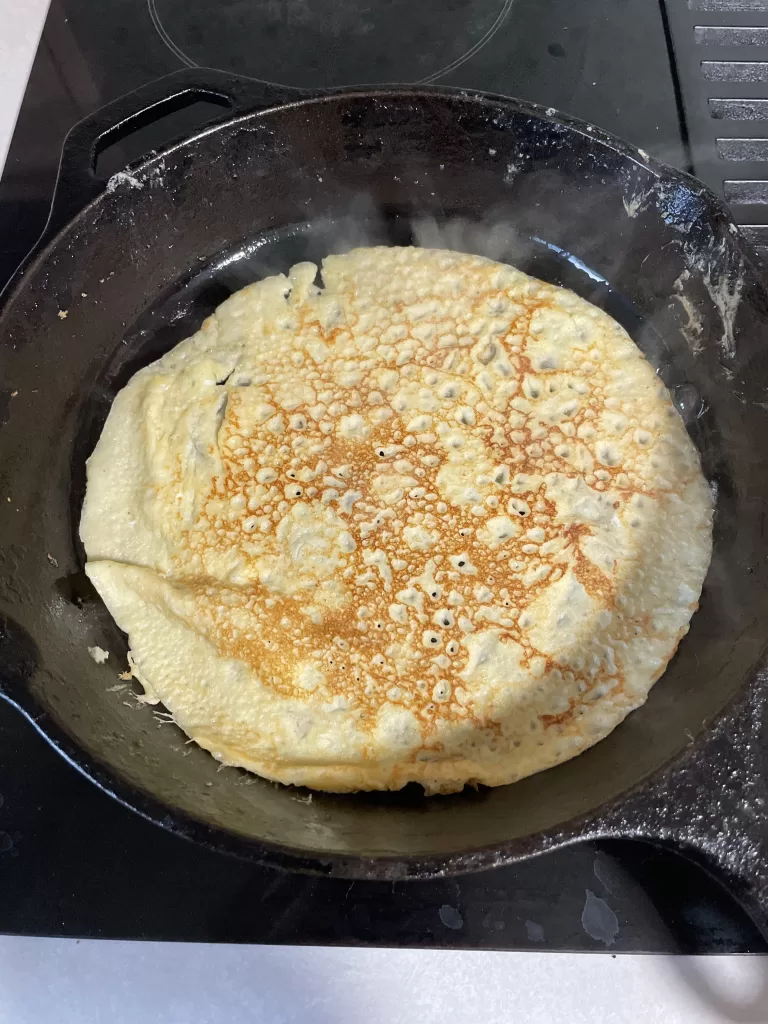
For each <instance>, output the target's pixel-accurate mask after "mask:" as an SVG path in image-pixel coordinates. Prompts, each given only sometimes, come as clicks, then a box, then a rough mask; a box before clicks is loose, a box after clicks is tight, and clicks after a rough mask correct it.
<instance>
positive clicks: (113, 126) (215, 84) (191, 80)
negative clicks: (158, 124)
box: [36, 68, 316, 248]
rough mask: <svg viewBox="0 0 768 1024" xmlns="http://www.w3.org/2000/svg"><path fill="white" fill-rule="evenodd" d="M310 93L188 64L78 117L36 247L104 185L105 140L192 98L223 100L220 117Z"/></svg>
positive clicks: (110, 140)
mask: <svg viewBox="0 0 768 1024" xmlns="http://www.w3.org/2000/svg"><path fill="white" fill-rule="evenodd" d="M310 95H316V94H313V93H309V92H306V91H304V90H301V89H293V88H288V87H282V86H274V85H270V84H268V83H265V82H259V81H255V80H253V79H247V78H240V77H238V76H237V75H230V74H227V73H226V72H223V71H215V70H213V69H209V68H187V69H184V70H182V71H175V72H173V73H172V74H170V75H165V76H164V77H163V78H158V79H156V80H155V81H154V82H149V83H148V84H147V85H144V86H142V87H141V88H139V89H136V90H135V91H134V92H130V93H126V94H125V95H124V96H120V97H119V98H118V99H116V100H114V101H113V102H112V103H108V104H107V105H106V106H104V107H101V108H100V109H99V110H97V111H95V113H93V114H90V115H89V116H88V117H86V118H84V119H83V120H82V121H79V122H78V123H77V124H76V125H75V126H74V127H73V128H72V129H71V130H70V132H69V134H68V135H67V137H66V139H65V140H64V146H63V148H62V153H61V160H60V163H59V172H58V177H57V180H56V189H55V192H54V197H53V202H52V204H51V212H50V214H49V217H48V222H47V224H46V226H45V230H44V232H43V236H42V238H41V239H40V241H39V242H38V246H36V248H39V246H40V244H41V243H44V242H47V241H48V240H50V239H51V238H53V236H54V235H56V234H58V232H59V231H60V230H61V229H62V228H63V227H64V226H65V224H67V223H68V222H69V221H70V220H72V218H73V217H75V216H76V215H77V214H78V213H79V212H80V211H81V210H82V209H83V208H84V207H85V206H87V204H88V203H89V202H91V200H92V199H95V198H96V196H98V195H99V194H100V193H101V192H103V191H104V189H105V188H106V187H107V181H106V179H104V178H103V177H99V176H98V175H97V174H96V170H95V164H96V157H97V156H98V154H99V153H100V152H101V151H102V150H104V149H106V148H107V147H108V146H109V145H112V144H114V143H115V142H118V141H119V140H120V139H122V138H125V137H127V136H129V135H131V134H132V133H133V132H135V131H137V130H138V129H140V128H143V127H145V126H146V125H148V124H151V123H152V122H153V121H157V120H158V119H159V118H161V117H164V116H166V115H167V114H170V113H173V112H175V111H176V110H178V109H180V108H183V107H185V106H188V105H189V104H190V102H194V101H195V100H207V101H209V102H214V103H219V104H221V106H222V115H221V116H222V118H229V117H232V116H233V115H237V114H241V113H245V112H246V111H252V110H258V109H260V108H262V109H267V108H269V107H274V106H278V105H279V104H282V103H290V102H293V101H295V100H301V99H306V98H307V97H309V96H310ZM216 120H218V119H216ZM170 141H173V140H169V142H170Z"/></svg>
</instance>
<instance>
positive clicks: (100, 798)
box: [0, 0, 768, 952]
mask: <svg viewBox="0 0 768 1024" xmlns="http://www.w3.org/2000/svg"><path fill="white" fill-rule="evenodd" d="M739 4H741V7H739ZM729 7H730V8H733V10H735V11H737V12H742V11H747V12H748V13H747V14H746V15H745V14H743V13H736V14H734V16H733V24H732V25H731V28H733V27H734V26H736V27H738V26H739V25H741V27H742V28H743V29H744V32H745V33H746V34H743V35H742V36H734V35H733V32H731V34H730V35H728V33H725V35H723V33H722V32H720V34H719V35H718V34H717V33H713V32H712V31H710V32H709V34H708V33H707V32H703V31H702V25H704V27H705V28H706V27H709V28H710V29H712V30H713V29H716V28H717V29H720V28H722V26H723V25H724V24H725V22H724V17H725V15H724V13H723V12H725V14H728V13H729ZM760 9H764V10H765V12H766V14H768V0H765V3H763V0H687V2H686V0H666V3H665V2H664V0H660V2H659V3H658V4H657V3H656V2H655V0H581V2H579V3H574V2H573V0H359V2H357V3H354V4H351V3H349V0H259V2H258V3H257V2H254V0H196V2H195V3H194V4H190V3H187V2H183V0H110V3H109V4H103V3H100V2H97V0H52V5H51V8H50V11H49V14H48V19H47V22H46V26H45V30H44V33H43V37H42V40H41V43H40V47H39V50H38V53H37V57H36V59H35V63H34V66H33V69H32V73H31V77H30V80H29V84H28V87H27V92H26V95H25V98H24V102H23V105H22V109H21V113H20V116H19V121H18V124H17V128H16V132H15V135H14V138H13V141H12V144H11V148H10V152H9V156H8V161H7V164H6V168H5V171H4V174H3V177H2V180H1V181H0V287H2V284H3V283H4V282H5V281H6V280H7V278H8V277H9V276H10V275H11V273H12V272H13V270H14V269H15V267H16V266H17V265H18V263H19V262H20V261H21V259H22V258H23V257H24V255H25V254H26V253H27V251H28V250H29V249H30V247H31V246H32V245H33V244H34V241H35V239H36V238H37V236H38V235H39V233H40V231H41V230H42V227H43V226H44V223H45V220H46V216H47V212H48V207H49V204H50V199H51V195H52V191H53V187H54V183H55V178H56V171H57V165H58V157H59V153H60V150H61V144H62V141H63V139H64V137H65V135H66V133H67V132H68V131H69V129H70V128H71V127H72V125H73V124H74V123H75V122H76V121H78V120H79V119H81V118H82V117H85V116H86V115H88V114H90V113H92V112H93V111H94V110H96V109H98V108H99V107H100V106H102V105H103V104H105V103H107V102H109V101H110V100H113V99H115V98H116V97H117V96H119V95H121V94H122V93H125V92H128V91H130V90H132V89H135V88H137V87H138V86H140V85H142V84H144V83H146V82H148V81H151V80H152V79H154V78H157V77H160V76H162V75H165V74H168V73H170V72H172V71H175V70H178V69H179V68H182V67H184V66H200V67H211V68H217V69H219V70H223V71H229V72H233V73H236V74H238V75H241V76H247V77H249V78H254V79H258V80H260V81H264V82H268V83H272V84H274V85H278V86H280V87H282V88H283V89H284V90H285V94H286V97H288V96H290V95H291V90H292V89H293V90H296V89H303V90H307V89H309V90H314V89H327V88H335V87H344V86H352V85H373V84H381V83H394V82H399V83H404V82H408V83H415V82H418V83H434V84H445V85H453V86H460V87H464V88H471V89H479V90H487V91H490V92H496V93H503V94H509V95H516V96H519V97H522V98H524V99H528V100H533V101H536V102H538V103H541V104H543V105H546V106H552V107H555V108H558V109H561V110H564V111H566V112H568V113H570V114H574V115H576V116H579V117H582V118H585V119H586V120H589V121H592V122H594V123H596V124H598V125H600V127H602V128H604V129H607V130H609V131H612V132H615V133H616V134H617V135H621V136H623V137H625V138H627V139H628V140H629V141H631V142H633V143H635V144H636V145H638V146H640V147H642V148H643V149H645V150H647V151H648V152H649V153H652V154H654V155H656V156H659V157H661V158H662V159H664V160H666V161H667V162H669V163H672V164H675V165H677V166H679V167H683V168H686V169H691V170H696V171H697V172H698V173H699V174H701V175H702V176H703V177H704V178H705V180H706V181H707V183H708V184H710V185H711V186H712V187H714V188H716V189H718V190H720V191H725V192H726V193H727V194H728V195H729V198H730V199H731V201H732V202H734V201H736V200H737V199H738V198H739V197H741V198H742V199H744V198H746V199H748V200H749V202H744V203H742V204H741V205H740V206H739V208H738V210H737V212H739V213H740V214H742V215H743V216H742V217H741V220H742V222H743V223H751V224H752V225H755V227H754V228H753V237H754V239H755V240H756V241H757V242H761V241H768V228H763V226H762V225H761V224H760V221H761V219H763V218H762V215H761V212H760V211H761V205H760V203H761V202H762V201H763V200H760V194H761V193H760V189H761V188H763V189H764V192H765V195H764V200H768V181H762V180H760V179H761V178H762V176H763V175H762V172H761V164H760V158H761V154H762V155H768V141H765V140H761V139H759V138H757V136H758V135H759V134H760V132H759V123H760V119H759V117H758V115H757V114H755V115H754V116H753V117H752V119H751V120H750V121H748V122H747V124H748V127H749V130H748V131H747V130H742V131H741V134H742V135H749V136H750V138H749V140H745V139H744V138H737V137H736V133H737V132H738V131H739V128H738V127H734V125H739V124H740V123H741V122H739V121H737V120H734V118H736V117H737V116H738V115H739V110H737V109H736V108H735V107H734V106H733V103H735V102H737V101H738V102H742V103H743V102H746V100H740V99H739V89H738V88H737V87H735V86H734V85H733V82H737V83H747V84H746V85H744V86H743V88H744V90H745V92H744V95H746V96H747V97H749V102H750V103H752V104H753V107H752V108H750V109H759V110H762V108H760V107H759V100H760V92H761V87H760V85H759V82H760V81H763V82H766V84H765V85H764V86H762V89H763V90H765V92H766V96H767V97H768V74H766V75H765V76H764V77H763V78H762V79H761V78H760V73H759V72H755V71H754V68H753V70H752V71H751V72H747V71H745V70H744V69H743V68H742V69H738V68H737V69H736V70H735V71H734V70H733V65H735V64H738V63H744V62H745V61H746V63H751V64H752V65H754V64H755V60H754V59H752V60H750V59H748V58H753V57H754V53H753V50H754V48H755V47H760V46H762V45H764V44H765V43H768V27H766V29H765V33H766V35H765V36H763V35H762V34H761V33H760V32H759V31H758V28H759V26H758V25H757V23H758V22H759V21H760V19H761V18H762V20H763V21H765V22H766V25H768V17H765V16H763V15H761V14H760V13H759V10H760ZM755 11H758V13H755ZM747 23H748V24H747ZM750 26H751V27H750ZM726 27H727V26H726ZM718 47H720V48H722V47H726V49H725V50H723V51H722V53H721V52H720V50H719V49H718ZM728 47H730V49H728ZM734 47H742V48H744V47H746V50H745V51H744V53H745V55H746V56H745V61H740V60H739V59H738V55H737V57H734V53H735V50H734V49H733V48H734ZM713 48H714V49H713ZM673 54H674V58H673ZM702 55H703V56H702ZM708 57H711V58H712V59H711V60H709V59H708ZM705 58H707V63H708V65H717V67H718V69H719V70H716V71H713V70H712V68H710V67H707V68H705V69H704V72H702V64H701V60H702V59H705ZM724 67H725V68H726V70H723V68H724ZM728 67H731V70H730V71H729V70H728ZM763 67H764V68H767V69H768V64H766V65H763ZM729 74H730V75H731V76H732V77H731V78H730V79H729V78H728V77H727V76H728V75H729ZM749 74H751V75H752V78H751V79H749V78H748V77H747V78H745V77H744V76H748V75H749ZM697 75H698V78H697V77H696V76H697ZM739 75H741V78H739V77H738V76H739ZM706 76H708V77H706ZM718 76H719V77H718ZM723 76H726V77H723ZM733 76H735V77H733ZM702 82H705V83H707V87H706V88H702V85H701V83H702ZM755 82H757V83H758V84H757V85H756V84H755ZM713 83H714V84H716V85H717V87H718V88H716V89H714V91H713V89H711V88H709V87H708V86H712V85H713ZM721 85H722V86H723V88H722V89H721V88H720V86H721ZM716 94H717V95H716ZM726 101H728V102H726ZM713 103H714V104H715V105H717V104H721V106H720V107H717V106H715V107H714V108H713V106H712V104H713ZM722 104H725V106H722ZM729 104H730V105H729ZM755 104H757V107H755V106H754V105H755ZM765 104H766V106H767V107H768V98H767V99H766V100H765ZM713 109H715V110H719V111H720V113H718V114H717V115H716V117H713V116H711V113H712V110H713ZM703 112H705V114H706V116H705V114H704V113H703ZM211 113H212V112H211V111H210V110H206V109H205V108H201V107H200V106H199V105H198V106H197V107H195V108H190V109H188V110H186V111H182V112H180V113H178V114H177V115H176V118H175V120H174V121H173V123H172V124H170V125H168V124H165V125H164V127H163V131H166V132H167V133H168V139H167V140H165V141H170V138H171V137H176V136H180V135H183V134H188V133H190V132H192V131H194V130H195V129H196V128H197V127H199V126H200V125H201V121H200V118H201V117H202V118H203V119H204V118H205V117H210V116H211ZM215 113H216V114H217V115H218V116H221V111H220V110H218V111H215ZM742 113H743V111H742ZM760 116H761V117H762V114H761V115H760ZM766 116H768V114H766ZM729 119H730V120H729ZM710 122H711V123H710ZM755 125H758V128H757V129H756V128H755ZM720 136H728V138H721V137H720ZM162 141H164V140H162V139H159V140H155V141H153V143H152V144H153V145H158V144H160V143H161V142H162ZM747 141H749V145H747ZM761 143H764V146H765V150H764V151H763V150H761V149H760V144H761ZM138 155H139V154H138V153H136V152H130V151H129V150H126V149H123V150H116V151H115V152H113V153H112V154H111V155H110V158H111V159H112V160H115V159H116V160H117V161H118V163H117V165H116V166H122V164H121V163H120V161H123V163H124V162H125V161H127V160H129V159H131V158H132V157H134V156H138ZM731 166H736V167H737V168H738V169H739V173H731V171H730V170H729V168H730V167H731ZM765 219H766V220H768V218H765ZM761 232H762V234H761ZM0 931H7V932H18V933H25V934H52V935H76V936H103V937H118V936H120V937H131V938H157V939H189V940H207V941H258V942H298V943H361V944H389V945H419V946H420V945H423V946H455V947H460V946H464V947H483V948H486V947H487V948H515V949H523V948H539V949H541V948H547V949H572V950H582V949H583V950H610V951H611V952H619V951H639V950H644V951H658V952H672V951H685V952H745V951H754V950H763V949H764V948H765V946H764V944H763V943H762V940H761V939H760V937H759V936H758V934H757V932H756V931H755V929H754V928H753V927H752V925H751V923H750V922H749V921H748V920H747V919H746V917H745V915H744V914H743V913H742V912H741V910H740V909H739V908H738V907H736V905H735V904H734V903H733V901H732V900H731V899H730V898H729V897H728V896H727V895H726V894H725V893H724V892H723V891H722V890H721V889H720V887H719V886H718V885H717V884H716V883H715V882H713V881H712V880H710V879H709V878H708V877H707V876H706V875H705V874H704V873H703V872H701V871H700V870H699V869H698V868H694V867H693V866H692V865H690V864H688V863H687V862H686V861H684V860H682V859H681V858H679V857H677V856H676V855H674V854H672V853H670V852H667V851H662V850H656V849H652V848H650V847H648V846H644V845H643V844H640V843H629V842H622V843H604V844H593V843H584V844H581V845H579V846H575V847H572V848H570V849H566V850H561V851H559V852H556V853H553V854H550V855H548V856H546V857H541V858H539V859H536V860H533V861H529V862H525V863H522V864H519V865H515V866H510V867H507V868H502V869H496V870H493V871H487V872H483V873H480V874H476V875H472V876H465V877H462V878H456V879H450V880H443V881H435V882H429V883H414V882H409V883H397V884H395V885H392V884H389V883H368V882H354V883H349V882H343V881H337V880H329V879H314V878H309V877H303V876H295V875H294V876H288V875H284V874H281V873H279V872H277V871H273V870H269V869H265V868H259V867H255V866H253V865H249V864H246V863H242V862H239V861H236V860H233V859H230V858H227V857H224V856H222V855H218V854H214V853H212V852H209V851H207V850H204V849H201V848H198V847H195V846H192V845H191V844H189V843H187V842H185V841H184V840H183V839H180V838H178V837H176V836H173V835H170V834H167V833H165V832H163V831H162V830H160V829H158V828H157V827H155V826H153V825H150V824H149V823H147V822H145V821H143V820H142V819H140V818H139V817H138V816H136V815H134V814H132V813H131V812H129V811H127V810H125V809H124V808H123V807H121V806H120V805H118V804H117V803H116V802H114V801H113V800H111V799H110V798H109V797H107V796H106V795H104V794H103V793H101V792H100V791H99V790H98V789H97V788H96V787H95V786H93V785H92V784H91V783H89V782H87V781H86V780H84V779H83V778H81V777H80V776H79V775H78V774H77V773H76V772H75V770H74V769H72V768H71V767H69V766H68V765H67V764H66V763H64V761H63V760H61V759H60V758H59V757H58V756H57V755H56V754H54V753H53V752H52V751H51V750H50V749H49V748H48V746H47V744H46V743H45V742H44V741H43V740H42V739H41V738H40V737H39V736H38V735H37V734H36V733H35V731H34V729H33V727H32V726H31V725H30V724H28V723H27V722H26V721H24V720H22V719H21V718H20V717H19V716H18V715H17V714H16V713H15V712H14V711H12V710H11V709H10V708H9V707H8V706H6V705H5V704H3V703H2V702H0Z"/></svg>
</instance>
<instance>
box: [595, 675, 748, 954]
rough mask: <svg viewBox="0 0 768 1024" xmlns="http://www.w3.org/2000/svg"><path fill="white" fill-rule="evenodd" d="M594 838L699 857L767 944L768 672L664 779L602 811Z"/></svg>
mask: <svg viewBox="0 0 768 1024" xmlns="http://www.w3.org/2000/svg"><path fill="white" fill-rule="evenodd" d="M594 837H595V838H626V839H642V840H644V841H646V842H649V843H652V844H655V845H661V846H666V847H668V848H670V849H672V850H674V851H676V852H677V853H680V854H682V855H683V856H684V857H686V858H688V859H689V860H692V861H694V862H695V863H697V864H698V865H699V866H700V867H702V868H703V869H704V870H705V871H706V872H707V873H708V874H709V875H710V876H712V877H713V878H714V880H715V881H717V882H719V883H720V884H721V885H723V886H724V887H725V889H726V890H727V891H728V892H729V893H730V895H731V896H733V897H734V898H735V899H736V901H737V902H738V903H740V904H741V906H742V907H743V909H744V910H745V911H746V913H747V914H748V915H749V916H750V917H751V918H752V921H753V922H754V924H755V927H756V928H757V929H758V931H759V932H760V933H761V935H762V936H763V938H764V939H765V940H766V943H768V672H766V671H760V672H758V673H757V674H756V675H755V676H754V677H753V678H752V680H751V681H750V682H749V683H748V684H747V685H746V686H745V688H744V690H743V691H742V694H741V695H740V696H739V697H738V698H737V699H736V700H735V701H734V702H733V704H732V705H731V706H730V707H729V708H728V710H727V711H726V713H725V714H724V715H723V716H722V717H721V718H719V719H718V721H717V722H716V723H715V725H714V726H713V727H712V728H711V729H710V731H708V732H707V733H706V734H705V735H704V736H703V737H702V738H701V739H700V740H698V739H697V740H696V741H694V742H693V743H692V744H691V746H690V748H689V749H688V750H687V751H686V753H685V754H684V755H683V756H682V757H681V758H679V759H678V760H677V761H676V762H675V763H674V764H673V765H672V766H671V767H670V768H669V769H668V770H667V772H665V773H664V774H663V775H662V776H661V777H660V778H658V777H657V778H655V779H654V780H653V781H651V782H649V783H648V784H646V785H641V786H640V787H639V788H638V789H637V790H635V791H634V792H633V793H631V794H630V795H629V796H628V797H625V798H624V799H622V800H621V801H620V802H618V803H617V804H615V805H613V807H612V808H610V809H608V810H606V811H604V812H602V813H601V814H600V816H599V827H598V829H597V832H596V833H595V835H594Z"/></svg>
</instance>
